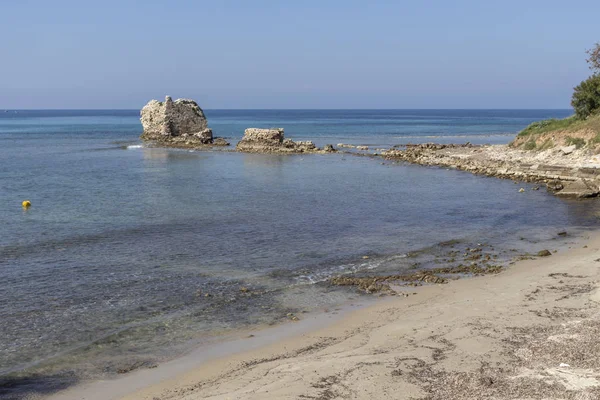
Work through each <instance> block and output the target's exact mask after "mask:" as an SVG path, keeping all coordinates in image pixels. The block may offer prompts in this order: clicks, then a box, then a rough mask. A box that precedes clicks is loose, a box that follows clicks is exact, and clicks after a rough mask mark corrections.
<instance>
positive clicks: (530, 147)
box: [523, 139, 536, 150]
mask: <svg viewBox="0 0 600 400" xmlns="http://www.w3.org/2000/svg"><path fill="white" fill-rule="evenodd" d="M535 147H536V144H535V140H533V139H529V140H528V141H527V143H525V145H524V146H523V149H525V150H535Z"/></svg>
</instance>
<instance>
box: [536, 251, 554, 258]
mask: <svg viewBox="0 0 600 400" xmlns="http://www.w3.org/2000/svg"><path fill="white" fill-rule="evenodd" d="M537 255H538V257H549V256H551V255H552V253H550V251H549V250H541V251H539V252H538V253H537Z"/></svg>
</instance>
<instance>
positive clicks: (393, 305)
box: [51, 234, 600, 400]
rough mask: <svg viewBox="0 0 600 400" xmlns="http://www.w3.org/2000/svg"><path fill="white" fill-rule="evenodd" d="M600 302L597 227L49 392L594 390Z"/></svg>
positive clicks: (189, 399)
mask: <svg viewBox="0 0 600 400" xmlns="http://www.w3.org/2000/svg"><path fill="white" fill-rule="evenodd" d="M599 306H600V234H594V235H593V236H592V237H591V238H589V239H587V241H583V242H580V243H578V244H576V245H573V248H572V249H570V250H566V251H561V252H559V253H556V254H553V255H552V256H550V257H540V258H537V259H534V260H523V261H519V262H517V263H516V264H514V265H513V266H511V267H510V268H509V269H508V270H506V271H504V272H502V273H500V274H498V275H487V276H481V277H475V278H472V279H463V280H457V281H453V282H450V283H449V284H447V285H443V286H442V285H432V286H426V287H422V288H420V289H419V290H418V294H417V295H413V296H409V297H394V298H391V299H389V300H384V301H381V302H378V303H377V304H375V305H372V306H369V307H364V308H361V309H359V310H356V311H351V312H348V313H347V314H346V315H344V316H343V317H342V318H341V319H339V320H337V321H334V322H331V320H328V319H320V320H313V323H310V324H307V325H304V327H305V328H304V331H303V332H298V333H297V335H295V336H291V337H289V336H288V337H287V338H286V337H283V338H282V335H278V334H277V333H276V332H274V333H273V337H272V338H271V337H270V334H269V331H263V332H262V333H260V332H258V333H257V335H256V337H254V338H249V339H247V340H255V339H256V338H257V337H261V338H262V339H261V340H260V341H256V342H255V343H256V345H255V346H251V347H254V348H249V349H248V350H246V351H241V352H236V349H237V348H238V347H236V345H235V344H234V345H231V346H230V350H231V352H230V353H231V354H229V355H223V356H222V357H218V358H213V359H209V360H207V361H205V362H203V361H201V358H202V357H203V356H205V355H203V354H202V353H196V354H195V355H194V354H191V355H189V356H187V357H184V358H183V359H180V360H176V361H173V362H172V363H168V364H165V366H163V365H161V366H159V367H158V368H156V369H153V370H145V371H137V372H135V373H132V374H130V375H128V376H126V377H124V378H123V379H121V380H117V381H108V382H105V383H101V382H100V383H98V382H97V383H91V384H88V385H87V386H82V387H76V388H73V389H71V390H70V391H67V392H64V393H61V394H58V395H55V396H52V397H51V398H52V399H88V400H90V399H96V398H98V399H99V398H102V399H113V398H122V399H127V400H134V399H147V400H157V399H160V400H167V399H168V400H194V399H299V398H301V399H506V398H519V399H578V400H581V399H597V398H600V341H599V340H598V337H600V313H599V312H598V309H599ZM285 326H287V327H290V326H291V327H294V328H293V329H296V327H298V329H300V328H299V327H300V326H301V325H296V324H287V325H285ZM261 335H263V336H261ZM284 336H285V335H284ZM242 342H243V340H242ZM241 348H243V346H241ZM209 358H210V357H209ZM115 382H116V383H117V384H116V383H115ZM140 388H142V389H140ZM125 393H127V395H124V394H125Z"/></svg>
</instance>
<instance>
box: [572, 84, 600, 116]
mask: <svg viewBox="0 0 600 400" xmlns="http://www.w3.org/2000/svg"><path fill="white" fill-rule="evenodd" d="M571 105H572V106H573V109H574V110H575V114H576V115H577V117H579V118H581V119H586V118H587V117H589V116H590V115H593V114H596V113H598V112H599V111H600V75H599V74H595V75H592V76H590V77H589V78H588V79H586V80H585V81H583V82H581V83H580V84H579V85H577V86H576V87H575V91H574V92H573V97H572V98H571Z"/></svg>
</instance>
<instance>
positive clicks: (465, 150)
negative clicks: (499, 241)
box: [140, 96, 600, 198]
mask: <svg viewBox="0 0 600 400" xmlns="http://www.w3.org/2000/svg"><path fill="white" fill-rule="evenodd" d="M140 115H141V118H140V121H141V123H142V126H143V129H144V131H143V134H142V135H141V139H142V140H145V141H147V142H150V143H151V144H153V145H157V146H162V147H176V148H186V149H211V148H213V147H215V146H219V147H225V146H229V142H228V141H227V140H225V139H224V138H217V137H213V134H212V130H211V129H210V128H209V127H208V122H207V119H206V116H205V115H204V112H203V111H202V109H201V108H200V107H199V106H198V104H197V103H196V102H195V101H193V100H189V99H178V100H176V101H173V100H172V99H171V98H170V97H169V96H167V97H166V98H165V101H164V102H159V101H157V100H151V101H150V102H148V104H146V106H144V108H142V110H141V112H140ZM337 146H338V148H351V149H354V150H355V151H352V152H350V151H346V153H348V154H351V155H363V156H381V157H383V158H384V159H386V160H394V161H404V162H409V163H412V164H419V165H427V166H439V167H445V168H455V169H460V170H463V171H468V172H471V173H474V174H480V175H486V176H493V177H496V178H503V179H512V180H516V181H525V182H535V183H540V184H544V185H546V187H547V188H548V190H550V191H552V192H553V193H555V194H556V195H558V196H561V197H571V198H589V197H597V196H598V195H600V155H594V154H593V153H592V152H591V151H590V150H589V149H578V148H577V146H575V145H573V146H567V147H559V148H551V149H546V150H543V151H533V150H523V149H518V148H515V147H510V146H508V145H493V146H489V145H486V146H476V145H472V144H470V143H467V144H434V143H426V144H417V145H411V144H407V145H403V146H394V148H392V149H385V150H383V151H381V152H380V153H369V152H368V151H369V147H368V146H355V145H351V144H343V143H340V144H338V145H337ZM235 151H239V152H246V153H279V154H304V153H334V152H336V151H337V150H336V149H335V148H334V147H333V145H331V144H327V145H325V146H324V147H323V148H322V149H320V148H318V147H317V146H316V145H315V144H314V143H313V142H312V141H293V140H291V139H289V138H285V137H284V129H283V128H270V129H260V128H248V129H246V130H245V132H244V136H243V137H242V139H241V140H240V141H239V142H238V143H237V145H236V148H235ZM522 190H523V191H524V189H522Z"/></svg>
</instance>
